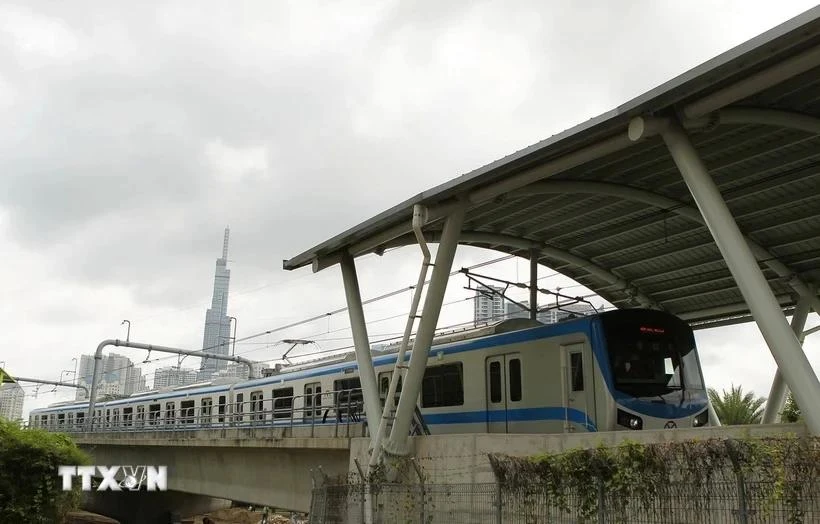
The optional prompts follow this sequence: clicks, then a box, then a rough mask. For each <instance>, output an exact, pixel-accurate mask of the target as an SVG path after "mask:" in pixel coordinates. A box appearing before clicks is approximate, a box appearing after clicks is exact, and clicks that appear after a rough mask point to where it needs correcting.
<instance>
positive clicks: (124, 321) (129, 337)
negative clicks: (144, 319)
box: [120, 320, 131, 342]
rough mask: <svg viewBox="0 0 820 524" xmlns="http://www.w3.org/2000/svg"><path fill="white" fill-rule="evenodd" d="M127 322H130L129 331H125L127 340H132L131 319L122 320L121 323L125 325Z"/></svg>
mask: <svg viewBox="0 0 820 524" xmlns="http://www.w3.org/2000/svg"><path fill="white" fill-rule="evenodd" d="M125 323H127V324H128V331H127V332H126V333H125V341H126V342H130V340H131V321H130V320H123V321H122V322H120V325H123V324H125Z"/></svg>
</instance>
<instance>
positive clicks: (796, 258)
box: [284, 7, 820, 327]
mask: <svg viewBox="0 0 820 524" xmlns="http://www.w3.org/2000/svg"><path fill="white" fill-rule="evenodd" d="M659 59H663V58H662V57H659ZM602 80H605V79H602ZM647 115H656V116H664V117H672V118H678V119H679V120H680V122H681V124H682V125H683V127H684V128H686V129H687V131H688V133H689V134H690V137H691V139H692V142H693V144H694V146H695V148H696V149H697V151H698V152H699V154H700V155H701V158H702V159H703V161H704V163H705V164H706V166H707V168H708V169H709V172H710V174H711V175H712V177H713V179H714V180H715V182H716V183H717V185H718V187H719V189H720V191H721V193H722V195H723V197H724V199H725V201H726V202H727V205H728V206H729V209H730V210H731V212H732V214H733V215H734V217H735V219H736V221H737V223H738V226H739V227H740V229H741V231H742V232H743V233H744V234H745V235H746V237H747V239H748V240H749V241H750V246H751V247H752V249H753V252H754V253H755V255H756V257H757V258H758V261H759V264H760V267H761V269H762V270H763V273H764V275H765V277H766V278H767V280H768V282H769V285H770V286H771V288H772V290H773V291H774V294H775V296H776V297H777V298H778V300H780V302H781V304H782V306H783V307H784V309H785V310H789V309H792V308H793V307H794V305H795V301H796V298H797V294H796V293H795V290H794V287H795V286H794V283H795V282H802V283H804V284H805V283H811V282H817V281H818V279H819V278H820V165H819V164H820V7H816V8H814V9H812V10H810V11H807V12H805V13H803V14H802V15H800V16H798V17H796V18H794V19H792V20H790V21H788V22H786V23H784V24H782V25H780V26H778V27H776V28H774V29H772V30H770V31H768V32H766V33H764V34H762V35H759V36H758V37H756V38H754V39H752V40H750V41H748V42H745V43H744V44H742V45H740V46H738V47H736V48H734V49H732V50H730V51H728V52H726V53H724V54H722V55H720V56H718V57H716V58H714V59H712V60H710V61H708V62H706V63H704V64H702V65H700V66H698V67H696V68H694V69H692V70H690V71H688V72H686V73H684V74H682V75H680V76H678V77H677V78H675V79H673V80H671V81H669V82H667V83H665V84H663V85H662V86H660V87H658V88H656V89H653V90H652V91H649V92H648V93H646V94H644V95H642V96H639V97H637V98H636V99H634V100H631V101H629V102H627V103H625V104H623V105H622V106H620V107H618V108H616V109H614V110H612V111H610V112H608V113H605V114H603V115H601V116H599V117H596V118H594V119H592V120H590V121H587V122H585V123H583V124H581V125H578V126H576V127H574V128H572V129H569V130H567V131H565V132H563V133H561V134H558V135H556V136H553V137H550V138H548V139H546V140H544V141H541V142H539V143H537V144H535V145H532V146H530V147H527V148H526V149H523V150H521V151H518V152H516V153H514V154H512V155H509V156H507V157H505V158H502V159H500V160H498V161H496V162H493V163H491V164H489V165H486V166H484V167H481V168H479V169H476V170H475V171H473V172H471V173H468V174H466V175H463V176H460V177H458V178H456V179H454V180H451V181H450V182H447V183H445V184H442V185H440V186H438V187H435V188H433V189H430V190H429V191H425V192H423V193H420V194H418V195H416V196H415V197H413V198H410V199H408V200H406V201H404V202H402V203H401V204H399V205H397V206H395V207H393V208H391V209H389V210H387V211H385V212H383V213H381V214H379V215H377V216H375V217H373V218H371V219H369V220H367V221H365V222H363V223H361V224H359V225H358V226H356V227H353V228H352V229H349V230H348V231H345V232H344V233H342V234H340V235H338V236H335V237H333V238H331V239H330V240H328V241H326V242H323V243H321V244H319V245H317V246H316V247H313V248H311V249H309V250H308V251H305V252H304V253H302V254H300V255H297V256H295V257H293V258H292V259H290V260H286V261H284V268H285V269H288V270H292V269H296V268H300V267H303V266H306V265H312V266H313V269H314V271H318V270H320V269H322V268H324V267H327V266H329V265H332V264H335V263H338V261H339V260H340V256H341V254H342V253H344V252H348V253H350V254H352V255H354V256H359V255H362V254H365V253H370V252H376V253H380V252H382V251H383V250H384V249H386V248H389V247H393V246H397V245H404V244H412V243H414V242H415V240H414V238H413V235H412V233H411V229H410V228H411V219H412V213H413V207H414V205H415V204H421V205H424V206H426V207H427V208H428V212H429V220H428V225H427V226H425V228H424V231H425V235H426V237H427V238H428V240H432V241H436V240H437V239H438V238H439V235H440V232H441V228H442V225H443V220H442V217H443V216H445V214H446V213H447V211H448V209H452V206H453V205H454V203H455V202H457V201H462V202H467V204H466V205H467V211H466V215H465V221H464V227H463V232H462V235H461V239H460V243H461V244H462V245H471V246H478V247H484V248H491V249H495V250H498V251H503V252H507V253H511V254H516V255H520V256H523V257H529V256H530V253H531V250H532V249H533V248H535V249H538V250H539V255H538V257H539V262H540V263H542V264H544V265H546V266H548V267H550V268H553V269H555V270H557V271H559V272H561V273H563V274H565V275H567V276H569V277H571V278H573V279H575V280H576V281H577V282H579V283H581V284H583V285H585V286H586V287H588V288H589V289H591V290H593V291H594V292H596V293H598V294H599V295H600V296H602V297H603V298H604V299H606V300H607V301H609V302H611V303H612V304H613V305H615V306H616V307H619V308H624V307H657V308H660V309H663V310H666V311H669V312H671V313H674V314H676V315H678V316H681V317H682V318H684V319H686V320H688V321H689V322H690V323H691V324H693V325H694V326H696V327H697V326H701V327H705V326H707V325H717V324H723V323H734V322H742V321H745V320H750V316H749V311H748V308H747V306H746V305H745V303H744V300H743V297H742V295H741V293H740V291H739V289H738V287H737V285H736V283H735V280H734V278H733V277H732V275H731V274H730V272H729V270H728V268H727V266H726V264H725V262H724V260H723V257H722V256H721V253H720V251H719V250H718V248H717V246H716V244H715V242H714V240H713V238H712V236H711V234H710V232H709V230H708V229H707V228H706V226H705V225H704V224H703V221H702V219H701V218H700V216H701V215H700V213H699V211H698V209H697V207H696V205H695V203H694V202H693V199H692V197H691V194H690V193H689V190H688V188H687V186H686V185H685V183H684V181H683V179H682V177H681V175H680V173H679V171H678V169H677V168H676V166H675V164H674V162H673V160H672V158H671V156H670V154H669V151H668V149H667V148H666V146H665V144H664V142H663V141H662V139H661V138H660V137H659V136H657V135H656V136H654V137H651V138H646V139H643V140H639V141H632V140H630V138H629V136H628V128H629V124H630V122H631V121H632V119H633V118H635V117H640V116H647Z"/></svg>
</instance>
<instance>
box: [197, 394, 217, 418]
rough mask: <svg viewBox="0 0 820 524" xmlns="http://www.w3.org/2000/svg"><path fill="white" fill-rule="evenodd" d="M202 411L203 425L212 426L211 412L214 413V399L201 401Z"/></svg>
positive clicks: (208, 398)
mask: <svg viewBox="0 0 820 524" xmlns="http://www.w3.org/2000/svg"><path fill="white" fill-rule="evenodd" d="M199 405H200V406H201V410H202V423H203V424H210V423H211V411H213V405H214V401H213V399H212V398H210V397H207V398H203V399H202V400H200V404H199Z"/></svg>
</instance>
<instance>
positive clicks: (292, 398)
mask: <svg viewBox="0 0 820 524" xmlns="http://www.w3.org/2000/svg"><path fill="white" fill-rule="evenodd" d="M274 391H275V390H274ZM266 394H267V395H266ZM270 394H271V390H270V389H266V390H264V391H263V390H261V389H260V390H258V391H257V390H254V391H243V392H241V393H234V395H233V401H231V399H230V397H229V395H213V396H211V397H202V396H197V397H196V398H192V399H187V398H184V397H181V398H176V399H174V400H165V399H158V400H156V401H154V400H151V399H150V398H146V399H145V400H134V401H133V403H131V404H119V405H113V406H111V405H109V406H106V405H105V404H104V403H103V404H101V405H100V406H99V408H98V409H95V416H94V418H93V424H92V425H91V429H90V430H89V424H88V421H87V420H86V417H85V414H84V412H83V410H82V409H78V410H76V411H66V412H63V413H50V414H48V415H45V416H46V418H45V419H43V418H42V417H43V416H44V415H39V414H38V415H36V416H35V418H34V419H33V421H32V423H31V426H32V427H39V428H41V429H45V430H47V431H57V432H62V433H72V434H74V433H123V432H126V433H127V432H180V431H191V430H208V429H214V430H217V429H234V428H291V429H292V428H297V427H298V428H306V429H305V432H306V433H307V435H302V434H300V436H308V435H309V436H317V435H316V428H319V427H323V428H333V430H332V431H330V430H326V431H324V432H322V434H321V436H336V437H340V436H344V437H350V436H354V435H351V432H350V430H351V427H352V426H357V425H362V426H363V429H366V422H367V418H366V416H365V413H364V404H363V397H362V390H361V389H359V388H356V389H343V390H335V391H320V392H315V393H314V392H311V393H307V394H303V395H289V396H277V397H273V398H271V396H270ZM240 395H241V397H240ZM266 396H267V398H265V397H266ZM308 430H309V431H308ZM362 436H364V433H363V435H362Z"/></svg>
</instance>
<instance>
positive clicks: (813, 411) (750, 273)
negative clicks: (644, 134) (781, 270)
mask: <svg viewBox="0 0 820 524" xmlns="http://www.w3.org/2000/svg"><path fill="white" fill-rule="evenodd" d="M659 132H660V134H661V136H662V137H663V140H664V142H665V143H666V146H667V148H668V149H669V152H670V154H671V155H672V158H673V160H674V161H675V164H676V165H677V167H678V170H679V171H680V173H681V175H682V177H683V179H684V181H685V182H686V185H687V186H688V187H689V191H690V192H691V193H692V196H693V197H694V200H695V202H696V203H697V205H698V208H699V209H700V212H701V214H702V215H703V218H704V220H705V222H706V225H707V227H708V228H709V231H710V232H711V233H712V237H714V239H715V243H716V244H717V246H718V248H719V249H720V252H721V254H722V255H723V258H724V260H725V261H726V265H727V266H728V267H729V270H730V271H731V273H732V276H733V277H734V278H735V281H736V282H737V285H738V288H739V289H740V292H741V293H742V294H743V298H744V300H745V301H746V304H747V305H748V307H749V310H750V311H751V314H752V317H753V318H754V319H755V321H756V322H757V325H758V328H759V329H760V331H761V333H762V334H763V338H764V339H765V340H766V343H767V345H768V346H769V349H770V351H771V352H772V356H773V357H774V359H775V361H776V362H777V365H778V368H779V369H780V370H782V372H783V376H784V377H785V379H786V382H787V383H788V385H789V386H790V387H791V389H792V391H793V393H794V396H795V398H796V400H797V403H798V404H799V405H800V407H801V408H803V410H804V411H803V413H804V416H805V418H806V425H807V427H808V430H809V431H810V432H811V433H812V434H815V435H818V434H820V403H818V402H817V399H818V398H820V381H818V379H817V375H816V374H815V373H814V370H813V369H812V367H811V364H810V363H809V360H808V358H806V355H805V353H804V352H803V349H802V347H801V345H800V342H799V341H798V340H797V337H796V336H795V335H794V333H793V332H792V330H791V328H790V327H789V323H788V322H787V321H786V317H785V316H784V315H783V311H782V310H781V308H780V304H779V303H778V302H777V300H776V299H775V296H774V293H772V290H771V288H770V287H769V284H768V282H766V279H765V277H764V276H763V273H762V271H761V270H760V267H759V266H758V264H757V261H756V260H755V258H754V256H753V255H752V251H751V249H750V248H749V245H748V244H747V243H746V240H745V239H744V238H743V234H742V233H741V232H740V229H739V228H738V226H737V223H736V222H735V220H734V217H732V214H731V212H730V211H729V208H728V207H727V205H726V203H725V202H724V200H723V197H722V196H721V194H720V190H719V189H718V187H717V185H716V184H715V182H714V180H712V177H711V176H710V175H709V172H708V171H707V169H706V166H705V165H704V164H703V161H702V160H701V158H700V156H699V155H698V153H697V151H696V150H695V148H694V146H693V145H692V142H691V141H690V140H689V137H688V135H687V134H686V132H685V131H684V130H683V129H682V128H681V126H680V124H679V123H678V122H677V121H668V122H661V123H660V125H659ZM635 135H638V136H637V137H636V136H635ZM630 137H636V138H639V134H638V133H636V134H634V135H633V133H632V129H630Z"/></svg>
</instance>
